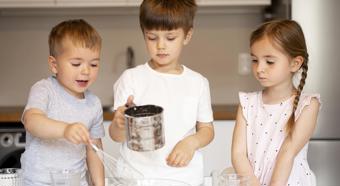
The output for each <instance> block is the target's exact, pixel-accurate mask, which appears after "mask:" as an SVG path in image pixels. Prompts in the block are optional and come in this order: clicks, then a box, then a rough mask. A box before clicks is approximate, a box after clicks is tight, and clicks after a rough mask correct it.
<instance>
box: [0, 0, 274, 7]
mask: <svg viewBox="0 0 340 186" xmlns="http://www.w3.org/2000/svg"><path fill="white" fill-rule="evenodd" d="M196 2H197V4H198V6H265V5H270V3H271V1H270V0H197V1H196ZM141 3H142V0H96V1H94V0H0V8H32V7H35V8H39V7H53V8H55V7H75V8H76V7H78V8H80V7H138V6H139V5H140V4H141Z"/></svg>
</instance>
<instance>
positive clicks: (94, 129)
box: [90, 101, 105, 139]
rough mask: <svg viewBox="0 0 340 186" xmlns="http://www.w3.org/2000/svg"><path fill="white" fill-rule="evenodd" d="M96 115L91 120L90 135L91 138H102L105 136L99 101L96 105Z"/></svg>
mask: <svg viewBox="0 0 340 186" xmlns="http://www.w3.org/2000/svg"><path fill="white" fill-rule="evenodd" d="M96 113H97V114H96V117H95V118H94V120H93V124H92V126H91V128H90V135H91V138H93V139H98V138H102V137H104V136H105V130H104V125H103V109H102V106H101V103H100V101H99V104H98V106H97V111H96Z"/></svg>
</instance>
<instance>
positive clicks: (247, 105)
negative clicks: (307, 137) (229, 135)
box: [239, 91, 320, 186]
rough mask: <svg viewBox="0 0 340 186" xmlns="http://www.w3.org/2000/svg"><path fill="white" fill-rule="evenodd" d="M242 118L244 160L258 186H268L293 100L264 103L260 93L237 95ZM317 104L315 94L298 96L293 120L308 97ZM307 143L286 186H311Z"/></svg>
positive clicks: (297, 157) (311, 178)
mask: <svg viewBox="0 0 340 186" xmlns="http://www.w3.org/2000/svg"><path fill="white" fill-rule="evenodd" d="M239 97H240V103H241V107H242V112H243V116H244V118H245V120H246V127H247V152H248V159H249V162H250V164H251V166H252V167H253V171H254V174H255V175H256V176H257V177H258V179H259V181H260V182H261V185H263V186H266V185H267V186H268V185H269V184H270V179H271V176H272V174H273V169H274V166H275V162H276V157H277V155H278V153H279V151H280V147H281V145H282V143H283V141H284V139H285V130H284V129H285V125H286V123H287V121H288V119H289V117H290V115H291V112H292V108H293V106H292V103H293V101H294V100H293V97H291V98H289V99H288V100H285V101H283V102H281V103H278V104H272V105H268V104H264V103H263V101H262V91H260V92H251V93H244V92H240V93H239ZM313 97H314V98H316V99H317V100H319V102H320V95H318V94H302V95H301V96H300V102H299V105H298V107H297V109H296V112H295V116H296V118H295V120H296V119H297V118H298V117H299V116H300V114H301V111H302V110H303V108H304V107H305V106H307V105H309V104H310V101H311V98H313ZM307 150H308V143H307V144H306V145H305V146H304V147H303V148H302V150H301V151H300V152H299V153H298V155H297V156H296V157H295V160H294V165H293V168H292V171H291V175H290V177H289V179H288V185H289V186H313V185H315V176H314V174H313V173H312V171H311V170H310V168H309V165H308V162H307Z"/></svg>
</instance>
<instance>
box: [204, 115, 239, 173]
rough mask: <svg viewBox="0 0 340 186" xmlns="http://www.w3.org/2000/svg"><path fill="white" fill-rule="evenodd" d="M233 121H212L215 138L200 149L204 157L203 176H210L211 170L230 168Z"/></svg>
mask: <svg viewBox="0 0 340 186" xmlns="http://www.w3.org/2000/svg"><path fill="white" fill-rule="evenodd" d="M234 126H235V121H234V120H218V121H214V129H215V138H214V140H213V141H212V142H211V143H210V144H209V145H208V146H206V147H204V148H203V149H202V153H203V156H204V175H205V176H210V174H211V172H212V171H213V170H223V169H225V168H228V167H231V166H232V164H231V142H232V137H233V130H234Z"/></svg>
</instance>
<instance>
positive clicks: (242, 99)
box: [238, 92, 249, 120]
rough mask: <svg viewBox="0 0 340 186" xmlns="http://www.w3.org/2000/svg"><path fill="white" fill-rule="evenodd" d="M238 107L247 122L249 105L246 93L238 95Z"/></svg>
mask: <svg viewBox="0 0 340 186" xmlns="http://www.w3.org/2000/svg"><path fill="white" fill-rule="evenodd" d="M238 96H239V100H240V106H241V108H242V113H243V117H244V118H245V119H246V120H247V118H248V117H247V116H248V105H249V94H248V93H246V92H239V93H238Z"/></svg>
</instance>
